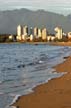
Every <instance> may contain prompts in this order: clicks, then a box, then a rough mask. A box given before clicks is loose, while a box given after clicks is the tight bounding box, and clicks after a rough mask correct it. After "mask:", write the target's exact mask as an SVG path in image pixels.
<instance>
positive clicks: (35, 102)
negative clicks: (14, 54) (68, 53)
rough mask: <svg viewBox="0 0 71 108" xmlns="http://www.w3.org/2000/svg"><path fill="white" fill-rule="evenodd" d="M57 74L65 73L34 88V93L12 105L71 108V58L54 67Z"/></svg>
mask: <svg viewBox="0 0 71 108" xmlns="http://www.w3.org/2000/svg"><path fill="white" fill-rule="evenodd" d="M54 68H55V69H56V71H57V72H65V74H64V75H63V76H62V77H60V78H55V79H52V80H50V81H48V83H46V84H42V85H40V86H38V87H36V88H34V92H33V93H31V94H29V95H25V96H22V97H20V99H19V100H18V101H17V102H16V103H14V104H13V106H18V107H17V108H71V57H68V58H66V61H64V62H63V63H62V64H59V65H57V66H56V67H54Z"/></svg>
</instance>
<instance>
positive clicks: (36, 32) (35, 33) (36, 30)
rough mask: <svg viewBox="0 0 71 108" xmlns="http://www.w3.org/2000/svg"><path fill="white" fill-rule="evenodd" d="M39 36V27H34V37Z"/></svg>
mask: <svg viewBox="0 0 71 108" xmlns="http://www.w3.org/2000/svg"><path fill="white" fill-rule="evenodd" d="M37 36H38V28H37V27H35V28H34V37H35V38H37Z"/></svg>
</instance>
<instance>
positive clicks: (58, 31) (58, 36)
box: [54, 27, 63, 39]
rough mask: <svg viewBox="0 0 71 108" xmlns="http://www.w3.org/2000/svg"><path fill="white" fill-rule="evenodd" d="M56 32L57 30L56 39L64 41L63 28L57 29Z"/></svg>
mask: <svg viewBox="0 0 71 108" xmlns="http://www.w3.org/2000/svg"><path fill="white" fill-rule="evenodd" d="M54 30H55V32H56V34H55V37H56V38H57V39H62V36H63V31H62V28H60V27H56V28H55V29H54Z"/></svg>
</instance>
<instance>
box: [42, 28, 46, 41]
mask: <svg viewBox="0 0 71 108" xmlns="http://www.w3.org/2000/svg"><path fill="white" fill-rule="evenodd" d="M42 40H47V30H46V28H44V29H42Z"/></svg>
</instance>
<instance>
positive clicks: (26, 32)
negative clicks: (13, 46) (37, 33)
mask: <svg viewBox="0 0 71 108" xmlns="http://www.w3.org/2000/svg"><path fill="white" fill-rule="evenodd" d="M23 35H26V36H28V27H27V26H24V27H23Z"/></svg>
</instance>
